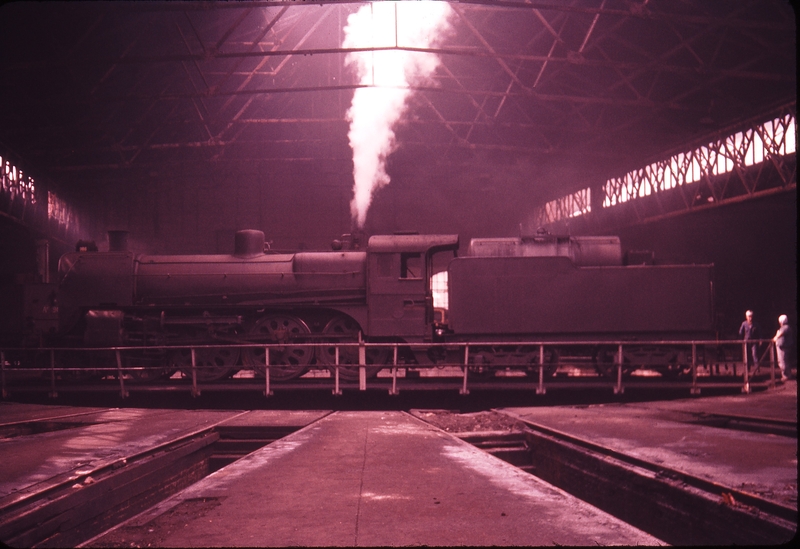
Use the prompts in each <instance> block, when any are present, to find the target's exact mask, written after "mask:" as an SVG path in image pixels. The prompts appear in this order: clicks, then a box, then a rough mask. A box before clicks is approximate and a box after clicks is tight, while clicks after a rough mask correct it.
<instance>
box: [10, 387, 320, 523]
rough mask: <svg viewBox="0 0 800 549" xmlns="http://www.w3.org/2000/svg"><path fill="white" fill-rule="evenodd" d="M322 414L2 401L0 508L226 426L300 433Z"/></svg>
mask: <svg viewBox="0 0 800 549" xmlns="http://www.w3.org/2000/svg"><path fill="white" fill-rule="evenodd" d="M326 413H327V412H272V411H255V412H243V411H209V410H201V411H193V410H147V409H119V408H73V407H68V406H43V405H34V404H15V403H8V402H3V403H0V463H2V464H3V466H2V467H0V509H2V508H3V507H4V506H6V505H8V504H10V503H13V502H15V501H17V500H20V499H22V498H24V497H27V496H29V495H31V494H33V493H35V492H37V491H42V490H46V489H48V488H49V487H51V486H54V485H56V484H59V483H63V482H68V481H69V480H70V479H72V478H78V477H79V476H81V475H82V474H85V472H86V471H91V470H94V469H97V468H100V467H102V466H104V465H106V464H108V463H112V462H114V461H117V460H120V459H123V458H125V457H127V456H131V455H133V454H136V453H138V452H142V451H145V450H149V449H151V448H153V447H154V446H157V445H160V444H165V443H168V442H171V441H173V440H176V439H178V438H180V437H183V436H186V435H189V434H191V433H193V432H196V431H199V430H202V429H207V428H209V427H211V426H213V425H217V424H221V423H223V422H226V421H227V422H231V423H230V424H231V425H237V424H238V425H242V424H250V425H278V426H284V425H294V426H297V427H298V428H299V427H302V426H304V425H307V424H308V423H310V422H312V421H315V420H316V419H319V418H320V417H322V416H323V415H325V414H326ZM30 422H36V423H37V424H42V423H45V422H46V423H49V424H50V427H49V428H47V429H45V430H44V432H39V431H38V430H36V429H34V432H33V433H30V434H28V433H26V424H29V423H30ZM34 427H38V428H41V425H34ZM15 431H18V432H16V433H15ZM19 431H21V432H19ZM3 432H5V434H3Z"/></svg>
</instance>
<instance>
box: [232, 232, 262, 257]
mask: <svg viewBox="0 0 800 549" xmlns="http://www.w3.org/2000/svg"><path fill="white" fill-rule="evenodd" d="M233 250H234V251H233V255H235V256H236V257H253V256H256V255H262V254H263V253H264V233H263V232H261V231H255V230H253V229H246V230H244V231H236V237H235V239H234V246H233Z"/></svg>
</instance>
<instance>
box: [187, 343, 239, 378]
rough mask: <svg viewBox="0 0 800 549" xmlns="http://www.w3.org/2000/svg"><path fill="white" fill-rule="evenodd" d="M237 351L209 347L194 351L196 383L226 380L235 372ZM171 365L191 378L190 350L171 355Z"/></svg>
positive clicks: (237, 359) (237, 357)
mask: <svg viewBox="0 0 800 549" xmlns="http://www.w3.org/2000/svg"><path fill="white" fill-rule="evenodd" d="M239 354H240V352H239V349H231V348H227V347H210V348H205V349H195V353H194V357H195V366H196V368H197V381H202V382H209V381H219V380H221V379H227V378H229V377H231V376H232V375H233V374H235V373H236V372H237V370H238V369H237V368H236V363H237V362H238V361H239ZM172 364H174V365H175V366H177V367H178V368H180V370H181V372H182V373H183V375H184V376H186V377H188V378H190V379H191V377H192V350H191V349H181V350H180V351H176V352H175V353H174V354H173V355H172Z"/></svg>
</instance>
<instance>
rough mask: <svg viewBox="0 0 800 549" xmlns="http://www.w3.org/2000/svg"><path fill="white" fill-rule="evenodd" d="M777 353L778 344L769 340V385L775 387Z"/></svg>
mask: <svg viewBox="0 0 800 549" xmlns="http://www.w3.org/2000/svg"><path fill="white" fill-rule="evenodd" d="M777 353H778V345H777V344H776V343H775V342H774V341H771V342H770V343H769V386H770V387H773V388H774V387H775V359H776V357H775V355H776V354H777Z"/></svg>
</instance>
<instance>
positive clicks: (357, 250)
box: [56, 230, 714, 381]
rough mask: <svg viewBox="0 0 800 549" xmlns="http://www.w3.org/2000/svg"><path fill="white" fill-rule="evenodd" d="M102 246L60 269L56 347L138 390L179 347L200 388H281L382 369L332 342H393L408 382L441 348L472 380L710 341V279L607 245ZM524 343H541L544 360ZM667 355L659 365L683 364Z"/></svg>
mask: <svg viewBox="0 0 800 549" xmlns="http://www.w3.org/2000/svg"><path fill="white" fill-rule="evenodd" d="M110 242H111V243H112V244H111V246H110V248H109V251H108V252H97V251H90V250H88V249H87V250H81V251H76V252H74V253H68V254H66V255H64V256H63V257H62V258H61V260H60V262H59V267H58V276H59V278H58V280H59V281H58V287H57V293H56V295H57V302H58V317H59V320H58V323H59V326H58V329H57V330H56V332H57V334H58V338H59V339H58V341H59V342H60V344H61V345H67V346H74V347H99V348H102V347H133V348H134V350H128V351H126V352H125V353H124V355H123V356H124V360H125V366H126V367H131V368H133V367H134V366H148V367H147V368H140V369H139V370H138V371H140V374H139V375H143V376H145V377H147V378H150V377H161V376H168V375H170V374H171V373H172V372H174V371H175V370H176V369H182V370H183V371H188V369H189V368H190V367H191V364H192V352H193V351H191V349H190V347H192V346H194V347H196V349H195V351H194V353H195V356H194V360H195V364H196V375H198V377H199V378H200V379H201V380H203V381H210V380H216V379H222V378H226V377H229V376H231V375H233V374H234V373H235V372H236V371H237V370H239V369H242V368H246V369H253V370H254V371H255V372H257V373H258V372H259V371H261V372H263V371H264V367H265V365H266V364H269V366H270V377H271V379H273V380H275V381H281V380H288V379H292V378H295V377H298V376H300V375H302V374H304V373H305V372H307V371H308V370H309V369H312V368H317V369H322V368H327V369H333V367H334V364H338V365H339V373H340V375H341V376H342V377H343V378H344V379H357V377H358V369H359V368H358V366H357V365H358V364H359V362H361V361H362V360H364V359H365V362H366V364H367V365H368V366H367V374H368V375H375V374H377V372H378V371H379V370H381V369H382V368H383V366H384V365H386V364H389V363H392V361H393V357H392V356H390V347H389V346H385V347H381V346H377V347H374V346H370V347H368V350H369V351H368V352H367V354H366V357H363V356H362V359H361V360H359V356H358V350H357V349H354V348H353V347H352V346H351V347H337V346H336V345H334V344H335V343H352V342H359V341H365V342H378V343H402V344H404V347H402V348H401V352H400V355H401V356H400V357H399V361H400V362H402V363H404V364H405V365H407V366H408V367H420V368H422V367H427V366H430V365H436V364H444V363H448V362H450V363H452V362H451V361H454V360H456V359H455V357H453V356H450V354H449V352H448V349H449V347H448V343H463V342H470V346H471V347H470V348H471V349H472V352H471V354H470V358H469V361H470V362H469V365H470V368H473V369H474V370H476V371H480V370H491V369H492V367H493V366H496V365H501V364H502V365H503V366H505V367H513V368H516V369H518V370H520V371H526V372H527V371H533V370H534V369H537V368H538V364H539V363H541V362H542V361H544V362H545V363H547V364H548V367H549V368H550V371H552V370H553V368H555V366H556V365H557V364H558V361H559V354H560V353H568V352H569V342H570V341H575V340H582V341H596V342H598V343H597V345H596V346H595V347H594V350H593V351H591V354H592V356H591V357H590V358H591V360H592V361H594V362H595V363H596V364H597V365H598V368H601V367H602V366H603V364H605V363H608V362H609V361H610V358H609V354H611V353H613V349H611V348H609V347H608V346H604V345H603V342H610V341H619V340H642V341H645V340H647V341H652V340H663V341H676V340H677V341H680V340H689V339H702V338H708V337H709V336H710V334H712V333H713V319H714V313H713V288H712V266H710V265H654V264H652V261H647V256H646V254H640V257H639V260H638V261H636V260H629V261H624V257H623V254H622V250H621V246H620V242H619V239H618V238H616V237H570V236H556V235H551V234H549V233H546V232H544V231H539V232H537V233H536V234H535V235H530V236H526V237H523V236H521V237H519V238H495V239H473V240H472V241H471V242H470V244H469V247H468V249H467V252H466V254H465V255H463V256H459V255H458V249H459V237H458V235H419V234H395V235H384V236H372V237H371V238H369V240H368V243H367V245H366V248H365V249H361V247H360V246H359V244H358V242H357V241H355V240H353V239H351V240H346V239H345V240H343V241H334V245H333V250H332V251H327V252H298V253H272V252H271V251H269V250H268V249H265V239H264V233H262V232H261V231H256V230H244V231H239V232H237V233H236V236H235V242H234V253H233V254H232V255H147V254H134V253H133V252H131V251H128V250H127V246H126V244H125V238H124V237H119V236H118V237H116V238H114V239H110ZM629 257H630V256H629ZM642 257H644V259H642ZM632 263H640V264H632ZM443 272H446V273H447V275H446V277H447V285H448V288H447V293H446V295H447V301H448V303H447V306H446V308H443V307H436V308H435V307H434V287H433V284H432V280H433V279H434V275H437V278H440V277H442V276H443V275H442V274H441V273H443ZM529 341H548V342H553V344H550V345H548V351H547V355H546V356H544V355H542V354H541V353H540V352H539V348H538V346H530V345H527V346H526V345H525V344H524V342H529ZM558 342H562V343H563V344H562V345H559V344H558ZM309 343H322V344H330V345H308V344H309ZM231 344H234V345H242V344H262V345H263V344H273V346H271V347H270V348H269V349H268V350H267V348H265V347H263V346H259V345H250V346H244V345H243V346H242V347H241V348H240V349H241V350H239V348H236V347H231V346H230V345H231ZM412 344H427V345H412ZM215 345H220V346H219V347H215ZM138 347H142V349H141V350H137V349H136V348H138ZM154 347H155V348H154ZM164 347H166V348H164ZM170 347H171V348H170ZM178 347H180V348H178ZM665 348H666V351H663V350H659V351H657V352H656V354H659V353H660V355H659V356H660V358H659V360H661V359H663V360H666V361H667V362H670V361H671V362H681V360H682V359H681V358H679V357H678V356H677V354H678V351H676V350H675V349H673V348H670V347H669V346H666V347H665ZM267 353H268V354H267ZM665 353H666V355H665ZM661 355H664V356H661ZM667 355H669V356H667ZM673 355H675V356H673ZM82 360H84V361H85V359H82ZM460 360H461V362H462V363H463V351H462V357H461V359H460ZM455 363H458V361H457V360H456V362H455ZM141 372H145V373H141Z"/></svg>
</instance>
